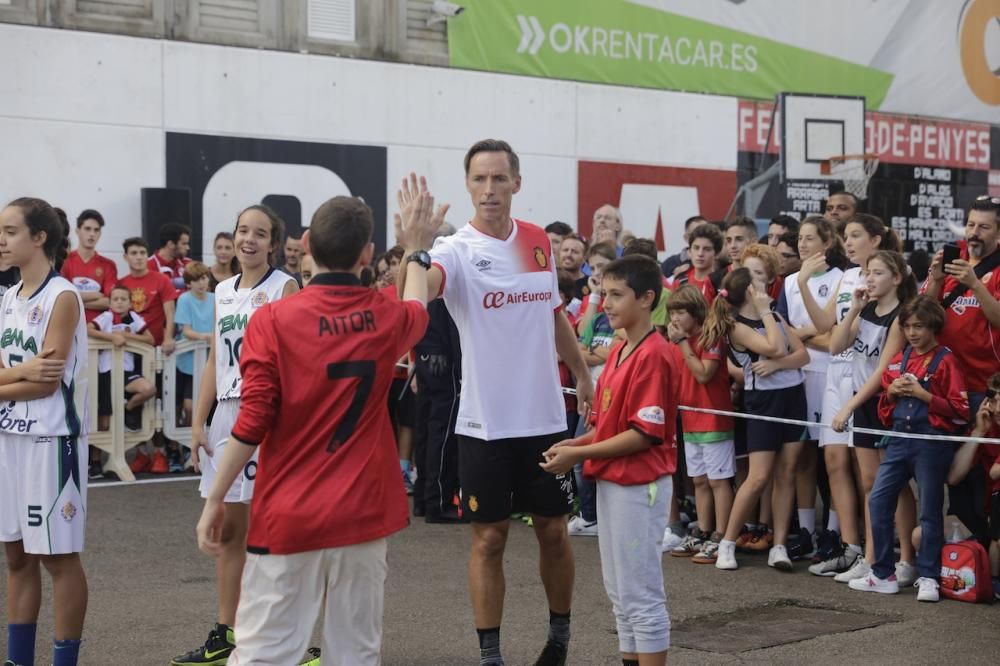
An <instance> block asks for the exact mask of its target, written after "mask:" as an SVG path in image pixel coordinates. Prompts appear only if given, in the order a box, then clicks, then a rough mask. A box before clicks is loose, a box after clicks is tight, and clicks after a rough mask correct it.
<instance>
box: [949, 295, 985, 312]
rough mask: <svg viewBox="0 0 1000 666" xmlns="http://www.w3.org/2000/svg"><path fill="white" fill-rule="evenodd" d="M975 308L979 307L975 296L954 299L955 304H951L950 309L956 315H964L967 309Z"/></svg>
mask: <svg viewBox="0 0 1000 666" xmlns="http://www.w3.org/2000/svg"><path fill="white" fill-rule="evenodd" d="M977 307H979V299H978V298H976V297H975V296H959V297H958V298H956V299H955V302H954V303H952V304H951V309H952V310H953V311H954V312H955V314H957V315H962V314H965V311H966V310H967V309H969V308H977Z"/></svg>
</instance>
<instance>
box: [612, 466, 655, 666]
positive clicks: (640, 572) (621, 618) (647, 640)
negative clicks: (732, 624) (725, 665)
mask: <svg viewBox="0 0 1000 666" xmlns="http://www.w3.org/2000/svg"><path fill="white" fill-rule="evenodd" d="M672 493H673V479H671V478H670V477H669V476H664V477H661V478H659V479H657V480H656V481H654V482H652V483H648V484H643V485H638V486H621V485H618V484H617V483H612V482H611V481H602V480H600V479H598V481H597V524H598V525H600V526H601V530H600V533H599V535H598V542H599V544H600V548H601V572H602V573H603V575H604V589H605V590H606V591H607V593H608V599H610V600H611V605H612V608H613V610H614V614H615V620H616V621H617V623H618V646H619V649H620V650H621V651H622V652H624V653H640V654H649V653H656V652H663V651H664V650H666V649H667V648H669V647H670V616H669V615H668V614H667V595H666V592H665V591H664V589H663V564H662V560H661V558H662V553H661V551H660V547H661V545H662V543H663V531H664V530H665V529H666V527H667V514H668V513H669V511H670V497H671V494H672Z"/></svg>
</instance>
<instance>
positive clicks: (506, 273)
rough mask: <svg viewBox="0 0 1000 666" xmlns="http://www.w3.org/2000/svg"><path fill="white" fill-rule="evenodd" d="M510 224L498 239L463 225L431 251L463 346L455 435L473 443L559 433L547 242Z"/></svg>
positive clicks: (562, 424) (538, 232) (524, 226)
mask: <svg viewBox="0 0 1000 666" xmlns="http://www.w3.org/2000/svg"><path fill="white" fill-rule="evenodd" d="M513 223H514V224H513V229H512V231H511V233H510V235H509V236H508V237H507V238H505V239H499V238H494V237H493V236H488V235H486V234H484V233H482V232H481V231H478V230H477V229H476V228H475V227H473V226H472V224H467V225H465V226H464V227H462V228H461V229H460V230H459V231H458V232H457V233H456V234H454V235H453V236H449V237H446V238H441V239H439V240H438V241H437V243H436V244H435V245H434V248H433V249H432V250H431V259H432V261H433V263H434V265H436V266H437V267H438V268H440V269H441V271H442V272H443V273H444V282H443V283H442V286H441V294H440V295H442V296H443V297H444V300H445V303H446V304H447V306H448V312H450V313H451V316H452V318H453V319H454V320H455V325H456V327H457V328H458V331H459V337H460V340H461V344H462V393H461V399H460V401H459V411H458V423H457V425H456V428H455V431H456V432H457V433H458V434H460V435H466V436H468V437H475V438H477V439H484V440H497V439H507V438H511V437H532V436H536V435H550V434H553V433H556V432H561V431H564V430H566V409H565V405H564V403H563V399H562V392H561V389H560V385H559V371H558V357H557V355H556V345H555V311H556V310H558V309H559V308H560V307H561V305H562V301H561V300H560V297H559V283H558V280H557V279H556V269H555V265H554V262H553V260H552V249H551V246H550V244H549V237H548V236H547V235H546V233H545V231H543V230H542V229H541V228H540V227H537V226H535V225H533V224H529V223H528V222H522V221H521V220H513Z"/></svg>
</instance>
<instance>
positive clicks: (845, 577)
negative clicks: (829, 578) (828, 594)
mask: <svg viewBox="0 0 1000 666" xmlns="http://www.w3.org/2000/svg"><path fill="white" fill-rule="evenodd" d="M871 570H872V568H871V567H870V566H868V563H867V562H865V558H863V557H859V558H858V559H857V560H855V562H854V566H853V567H851V568H850V569H848V570H847V571H844V572H843V573H839V574H837V575H836V576H834V577H833V579H834V580H835V581H837V582H838V583H850V582H851V581H852V580H857V579H859V578H864V577H865V576H867V575H868V574H870V573H871Z"/></svg>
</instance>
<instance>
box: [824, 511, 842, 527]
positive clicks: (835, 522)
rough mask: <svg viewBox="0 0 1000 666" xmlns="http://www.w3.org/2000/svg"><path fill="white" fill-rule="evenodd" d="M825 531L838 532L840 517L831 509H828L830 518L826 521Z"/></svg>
mask: <svg viewBox="0 0 1000 666" xmlns="http://www.w3.org/2000/svg"><path fill="white" fill-rule="evenodd" d="M826 529H828V530H830V531H831V532H840V516H838V515H837V512H836V511H834V510H833V509H830V517H829V518H827V519H826Z"/></svg>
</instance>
